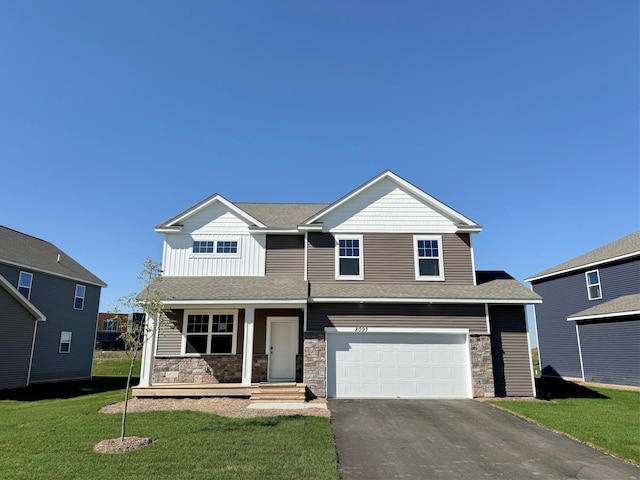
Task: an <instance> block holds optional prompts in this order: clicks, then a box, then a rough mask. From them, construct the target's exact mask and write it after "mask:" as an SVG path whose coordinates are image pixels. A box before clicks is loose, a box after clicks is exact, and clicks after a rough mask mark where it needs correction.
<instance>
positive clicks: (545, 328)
mask: <svg viewBox="0 0 640 480" xmlns="http://www.w3.org/2000/svg"><path fill="white" fill-rule="evenodd" d="M526 281H528V282H531V286H532V289H533V290H534V291H535V292H536V293H537V294H538V295H540V296H541V297H542V298H543V300H544V303H542V304H541V305H536V307H535V319H536V325H537V332H538V347H539V353H540V367H541V368H542V375H543V376H550V377H562V378H566V379H579V380H582V381H586V382H595V383H606V384H617V385H634V386H640V231H637V232H635V233H632V234H630V235H627V236H626V237H623V238H621V239H619V240H616V241H615V242H612V243H609V244H607V245H605V246H603V247H600V248H596V249H595V250H592V251H590V252H588V253H585V254H584V255H580V256H579V257H576V258H573V259H571V260H569V261H567V262H564V263H561V264H560V265H556V266H555V267H553V268H550V269H547V270H545V271H543V272H540V273H538V274H537V275H534V276H532V277H531V278H528V279H527V280H526Z"/></svg>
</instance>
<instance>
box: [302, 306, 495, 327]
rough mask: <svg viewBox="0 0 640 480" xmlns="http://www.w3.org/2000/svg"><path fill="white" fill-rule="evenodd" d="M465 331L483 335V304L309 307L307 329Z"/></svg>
mask: <svg viewBox="0 0 640 480" xmlns="http://www.w3.org/2000/svg"><path fill="white" fill-rule="evenodd" d="M356 326H367V327H422V328H468V329H469V330H470V331H471V333H486V332H487V321H486V317H485V312H484V305H433V304H432V305H429V304H422V305H397V304H379V305H373V304H341V303H337V304H333V303H317V304H310V305H309V307H308V310H307V330H308V331H322V330H323V329H324V328H325V327H356Z"/></svg>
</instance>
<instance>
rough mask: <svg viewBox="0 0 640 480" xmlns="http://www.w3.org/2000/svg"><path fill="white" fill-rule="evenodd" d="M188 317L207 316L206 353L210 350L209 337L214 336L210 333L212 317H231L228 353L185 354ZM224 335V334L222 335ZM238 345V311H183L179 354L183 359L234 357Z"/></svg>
mask: <svg viewBox="0 0 640 480" xmlns="http://www.w3.org/2000/svg"><path fill="white" fill-rule="evenodd" d="M189 315H209V325H208V331H207V351H210V350H211V337H212V336H213V335H216V334H215V333H212V332H211V323H212V321H213V315H233V334H232V338H231V352H230V353H187V320H188V318H189ZM223 335H224V334H223ZM237 343H238V310H185V311H184V314H183V317H182V345H181V347H180V353H181V355H182V356H185V357H202V356H204V355H216V356H217V355H235V354H236V352H237V347H238V346H237Z"/></svg>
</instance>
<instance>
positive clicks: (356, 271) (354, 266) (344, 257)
mask: <svg viewBox="0 0 640 480" xmlns="http://www.w3.org/2000/svg"><path fill="white" fill-rule="evenodd" d="M336 279H337V280H363V279H364V268H363V254H362V235H360V236H348V237H338V236H337V237H336Z"/></svg>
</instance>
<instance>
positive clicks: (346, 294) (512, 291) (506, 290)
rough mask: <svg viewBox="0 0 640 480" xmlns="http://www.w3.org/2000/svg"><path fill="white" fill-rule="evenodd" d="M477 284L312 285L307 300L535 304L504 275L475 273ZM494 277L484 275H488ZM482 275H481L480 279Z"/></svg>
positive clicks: (532, 294)
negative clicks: (462, 301)
mask: <svg viewBox="0 0 640 480" xmlns="http://www.w3.org/2000/svg"><path fill="white" fill-rule="evenodd" d="M478 273H479V274H480V275H479V278H478V285H477V286H476V285H448V284H446V283H427V282H425V283H424V284H422V283H421V284H408V285H388V284H367V283H360V282H349V283H348V284H345V283H342V282H336V283H313V284H311V295H310V296H311V297H312V298H313V299H318V300H321V299H323V298H325V299H326V298H335V299H348V298H363V299H366V298H393V299H401V298H415V299H423V300H434V301H436V300H437V301H442V300H452V301H453V302H455V301H461V300H478V301H482V302H484V301H489V302H491V301H495V302H497V303H500V302H507V303H513V302H521V303H539V302H540V301H541V298H540V296H538V295H537V294H536V293H535V292H533V291H532V290H530V289H528V288H527V287H525V286H524V285H523V284H521V283H520V282H518V281H517V280H515V279H513V278H512V277H510V276H509V275H507V274H505V273H504V272H478ZM490 273H491V274H494V275H488V274H490ZM483 274H484V276H483Z"/></svg>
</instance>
